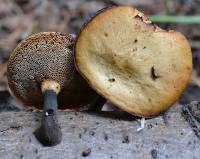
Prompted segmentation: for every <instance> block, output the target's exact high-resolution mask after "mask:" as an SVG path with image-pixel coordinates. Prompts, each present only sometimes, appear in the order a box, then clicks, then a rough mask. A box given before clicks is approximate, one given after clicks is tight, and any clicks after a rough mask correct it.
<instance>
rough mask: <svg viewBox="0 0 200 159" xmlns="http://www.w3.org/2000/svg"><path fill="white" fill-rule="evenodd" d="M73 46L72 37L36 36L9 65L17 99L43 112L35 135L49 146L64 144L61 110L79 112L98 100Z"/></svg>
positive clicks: (39, 34) (45, 34) (12, 58)
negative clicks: (79, 69)
mask: <svg viewBox="0 0 200 159" xmlns="http://www.w3.org/2000/svg"><path fill="white" fill-rule="evenodd" d="M73 43H74V38H73V37H72V36H71V35H64V34H61V33H56V32H44V33H38V34H34V35H32V36H30V37H28V38H27V39H25V40H24V41H22V42H21V43H20V44H18V46H17V47H16V49H15V50H14V51H13V53H12V54H11V55H10V58H9V61H8V66H7V67H8V73H7V76H8V83H9V87H10V89H11V90H12V92H13V93H14V95H15V96H16V97H17V98H18V99H19V100H20V101H22V102H23V103H24V104H25V105H27V106H34V107H36V108H38V109H42V108H43V113H42V121H41V126H40V128H39V129H37V130H36V131H35V133H34V134H35V136H36V138H37V139H38V140H39V141H40V142H41V143H42V144H43V145H45V146H53V145H56V144H58V143H60V142H61V139H62V133H61V130H60V126H59V124H58V121H57V117H56V111H57V109H58V108H59V109H78V108H80V107H82V106H84V105H86V104H88V103H90V102H91V101H93V100H95V99H96V98H97V94H96V93H95V92H94V91H93V90H92V89H91V88H90V87H89V85H88V84H87V82H86V81H85V80H84V79H83V78H82V77H81V76H80V74H79V73H78V72H77V70H76V69H75V65H74V57H73V52H72V48H73ZM57 99H58V108H57Z"/></svg>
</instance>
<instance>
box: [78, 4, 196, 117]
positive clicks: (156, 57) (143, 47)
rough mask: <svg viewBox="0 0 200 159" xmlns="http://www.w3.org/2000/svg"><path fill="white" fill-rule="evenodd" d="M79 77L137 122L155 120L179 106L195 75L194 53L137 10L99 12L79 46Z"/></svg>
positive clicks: (175, 35) (179, 36)
mask: <svg viewBox="0 0 200 159" xmlns="http://www.w3.org/2000/svg"><path fill="white" fill-rule="evenodd" d="M75 60H76V65H77V68H78V70H79V72H80V73H81V74H82V75H83V76H84V78H85V79H86V80H87V81H88V83H89V84H90V85H91V86H92V87H93V88H94V89H95V90H96V91H97V92H98V93H100V94H101V95H102V96H104V97H105V98H107V99H108V100H110V101H111V102H112V103H114V104H115V105H116V106H118V107H120V108H121V109H123V110H125V111H127V112H128V113H131V114H133V115H136V116H141V117H151V116H155V115H159V114H160V113H162V112H164V111H166V110H167V109H168V108H169V107H170V106H171V105H172V104H173V103H175V102H176V101H177V99H178V98H179V97H180V95H181V93H182V92H183V90H184V88H185V87H186V85H187V83H188V81H189V79H190V76H191V71H192V57H191V48H190V45H189V43H188V41H187V40H186V38H185V37H184V36H183V35H182V34H181V33H179V32H176V31H173V30H169V31H165V30H162V29H161V28H159V27H158V26H156V25H155V24H153V23H152V22H151V21H150V20H149V19H148V18H147V17H146V16H145V15H144V14H143V13H141V12H139V11H138V10H137V9H135V8H133V7H132V6H114V7H110V8H107V9H104V10H103V11H101V12H98V14H97V15H95V17H93V18H91V19H90V20H89V22H88V23H87V24H86V25H84V27H83V28H82V30H81V31H80V33H79V36H78V38H77V41H76V44H75Z"/></svg>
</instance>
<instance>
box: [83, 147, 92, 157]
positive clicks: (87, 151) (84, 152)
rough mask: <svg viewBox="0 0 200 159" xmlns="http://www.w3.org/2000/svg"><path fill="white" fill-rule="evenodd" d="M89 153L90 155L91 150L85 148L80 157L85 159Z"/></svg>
mask: <svg viewBox="0 0 200 159" xmlns="http://www.w3.org/2000/svg"><path fill="white" fill-rule="evenodd" d="M90 153H91V148H87V149H85V150H84V151H83V152H82V156H83V157H87V156H89V155H90Z"/></svg>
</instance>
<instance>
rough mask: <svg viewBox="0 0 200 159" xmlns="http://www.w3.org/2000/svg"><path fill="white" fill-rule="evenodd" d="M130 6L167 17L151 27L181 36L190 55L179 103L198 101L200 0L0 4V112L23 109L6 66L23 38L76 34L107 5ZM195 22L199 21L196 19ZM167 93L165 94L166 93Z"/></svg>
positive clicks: (1, 0) (5, 0)
mask: <svg viewBox="0 0 200 159" xmlns="http://www.w3.org/2000/svg"><path fill="white" fill-rule="evenodd" d="M118 4H129V5H133V6H135V7H136V8H138V9H139V10H141V11H143V12H144V13H145V14H147V15H158V16H160V15H167V16H183V17H182V18H181V22H180V21H179V20H180V19H176V18H177V17H176V18H175V20H173V23H171V22H169V20H170V19H169V17H164V19H161V20H160V19H159V17H154V21H155V23H156V24H157V25H158V26H160V27H161V28H163V29H167V30H169V29H173V30H177V31H180V32H182V33H183V34H184V35H185V36H186V37H187V38H188V39H189V41H190V44H191V46H192V52H193V66H194V69H193V75H192V79H191V83H190V84H189V86H188V88H187V89H186V91H185V92H184V94H183V95H182V97H181V99H180V100H179V102H180V103H182V104H186V103H189V102H191V101H194V100H199V99H200V17H197V18H196V19H195V18H193V17H191V16H198V15H199V16H200V9H199V8H200V0H112V1H111V0H0V112H1V111H11V110H21V109H24V108H23V107H22V106H20V104H18V103H17V102H16V100H15V99H14V98H13V97H12V95H11V94H10V93H9V91H8V85H7V79H6V67H7V66H6V63H7V60H8V58H9V55H10V53H11V52H12V50H13V49H14V48H15V47H16V45H17V44H18V43H19V42H20V41H21V40H23V39H24V38H26V37H27V36H29V35H31V34H34V33H38V32H42V31H59V32H64V33H74V34H77V33H78V32H79V29H80V28H81V26H82V24H83V23H84V22H85V20H86V19H87V18H88V17H90V16H91V15H92V14H93V13H95V12H96V11H97V10H99V9H102V8H104V7H106V6H109V5H118ZM198 18H199V19H198ZM166 91H167V90H166Z"/></svg>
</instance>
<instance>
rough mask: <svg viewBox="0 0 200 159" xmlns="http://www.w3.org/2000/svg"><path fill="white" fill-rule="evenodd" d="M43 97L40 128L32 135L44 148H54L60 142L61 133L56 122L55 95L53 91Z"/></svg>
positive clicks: (45, 93) (48, 91) (46, 92)
mask: <svg viewBox="0 0 200 159" xmlns="http://www.w3.org/2000/svg"><path fill="white" fill-rule="evenodd" d="M43 97H44V107H43V112H42V121H41V126H40V128H38V129H37V130H36V131H35V132H34V134H35V136H36V138H37V139H38V141H39V142H40V143H42V144H43V145H44V146H54V145H57V144H59V143H60V142H61V140H62V132H61V128H60V125H59V124H58V120H57V94H56V92H54V91H53V90H47V91H45V92H44V93H43Z"/></svg>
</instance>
